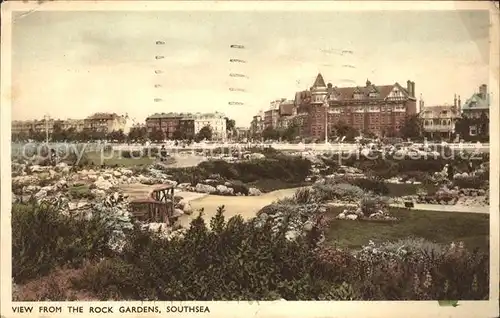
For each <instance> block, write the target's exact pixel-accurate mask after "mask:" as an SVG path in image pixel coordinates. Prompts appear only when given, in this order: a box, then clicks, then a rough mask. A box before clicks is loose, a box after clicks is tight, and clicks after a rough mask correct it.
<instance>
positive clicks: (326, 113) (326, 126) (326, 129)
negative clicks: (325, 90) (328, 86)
mask: <svg viewBox="0 0 500 318" xmlns="http://www.w3.org/2000/svg"><path fill="white" fill-rule="evenodd" d="M323 105H324V106H325V144H328V95H327V97H325V100H324V101H323Z"/></svg>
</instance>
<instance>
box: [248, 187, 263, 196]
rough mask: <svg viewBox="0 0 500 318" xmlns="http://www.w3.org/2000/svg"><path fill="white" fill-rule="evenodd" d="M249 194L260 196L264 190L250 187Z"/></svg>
mask: <svg viewBox="0 0 500 318" xmlns="http://www.w3.org/2000/svg"><path fill="white" fill-rule="evenodd" d="M248 195H249V196H259V195H262V192H261V191H260V190H259V189H257V188H250V189H248Z"/></svg>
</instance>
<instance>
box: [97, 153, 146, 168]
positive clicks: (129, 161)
mask: <svg viewBox="0 0 500 318" xmlns="http://www.w3.org/2000/svg"><path fill="white" fill-rule="evenodd" d="M87 158H88V161H89V162H93V163H94V164H95V165H102V164H105V165H107V166H120V167H135V166H143V165H149V164H152V163H153V162H154V161H155V159H154V158H148V157H140V158H123V157H120V152H119V151H114V153H113V155H112V154H111V152H104V153H102V154H101V152H88V153H87Z"/></svg>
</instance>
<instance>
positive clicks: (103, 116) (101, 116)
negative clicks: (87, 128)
mask: <svg viewBox="0 0 500 318" xmlns="http://www.w3.org/2000/svg"><path fill="white" fill-rule="evenodd" d="M118 117H120V116H118V115H117V114H116V113H95V114H93V115H90V116H89V117H87V118H86V119H107V120H110V119H116V118H118Z"/></svg>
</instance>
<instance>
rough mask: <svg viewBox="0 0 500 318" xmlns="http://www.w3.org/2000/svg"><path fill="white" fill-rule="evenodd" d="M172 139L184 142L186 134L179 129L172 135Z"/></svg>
mask: <svg viewBox="0 0 500 318" xmlns="http://www.w3.org/2000/svg"><path fill="white" fill-rule="evenodd" d="M172 138H173V139H174V140H183V139H186V133H185V132H183V131H182V130H180V129H177V130H176V131H174V133H173V134H172Z"/></svg>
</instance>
